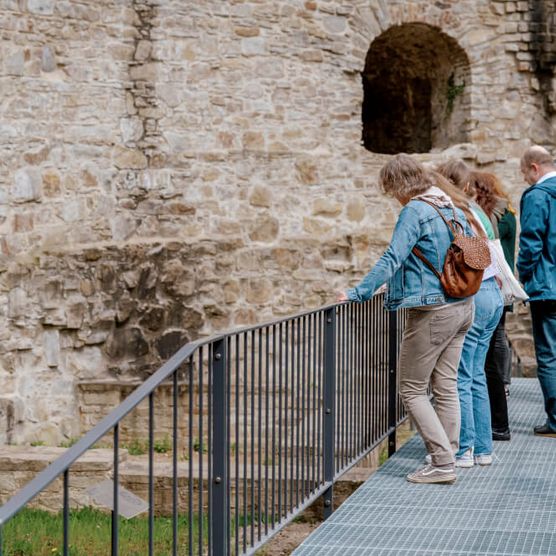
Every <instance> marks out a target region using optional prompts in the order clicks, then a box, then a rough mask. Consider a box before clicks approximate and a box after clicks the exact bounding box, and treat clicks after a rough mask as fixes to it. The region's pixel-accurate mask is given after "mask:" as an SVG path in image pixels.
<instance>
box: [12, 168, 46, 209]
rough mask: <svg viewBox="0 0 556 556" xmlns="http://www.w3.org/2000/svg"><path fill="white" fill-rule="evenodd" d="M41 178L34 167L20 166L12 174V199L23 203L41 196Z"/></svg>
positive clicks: (38, 198) (36, 199)
mask: <svg viewBox="0 0 556 556" xmlns="http://www.w3.org/2000/svg"><path fill="white" fill-rule="evenodd" d="M41 185H42V178H41V175H40V173H39V171H38V170H37V169H36V168H20V169H19V170H17V171H16V173H15V175H14V183H13V185H12V197H13V199H14V201H16V202H20V203H25V202H28V201H38V200H40V198H41V193H42V191H41Z"/></svg>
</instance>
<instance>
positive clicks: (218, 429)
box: [210, 339, 228, 556]
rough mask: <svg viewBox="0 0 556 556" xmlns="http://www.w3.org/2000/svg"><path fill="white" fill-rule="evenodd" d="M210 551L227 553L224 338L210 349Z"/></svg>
mask: <svg viewBox="0 0 556 556" xmlns="http://www.w3.org/2000/svg"><path fill="white" fill-rule="evenodd" d="M212 359H213V360H212V410H213V431H212V446H211V454H212V466H213V468H212V469H213V472H212V481H213V485H212V499H211V510H212V516H211V525H210V526H211V528H212V543H213V544H212V554H213V555H214V556H226V553H227V550H228V538H227V537H228V526H227V518H228V517H227V516H228V430H227V423H228V419H227V412H228V407H227V396H226V391H227V380H228V377H227V376H226V368H227V364H226V363H227V351H226V340H225V339H221V340H217V341H216V342H215V343H214V345H213V350H212Z"/></svg>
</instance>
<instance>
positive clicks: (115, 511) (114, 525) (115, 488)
mask: <svg viewBox="0 0 556 556" xmlns="http://www.w3.org/2000/svg"><path fill="white" fill-rule="evenodd" d="M119 447H120V423H119V422H118V423H116V424H115V425H114V474H113V481H114V483H113V498H112V507H113V509H112V556H118V540H119V539H118V536H119V528H118V525H119V523H118V522H119V510H120V508H119V496H120V492H119V490H120V489H119V480H120V478H119V463H120V462H119V459H120V455H119Z"/></svg>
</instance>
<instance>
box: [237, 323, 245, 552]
mask: <svg viewBox="0 0 556 556" xmlns="http://www.w3.org/2000/svg"><path fill="white" fill-rule="evenodd" d="M235 340H236V347H235V360H236V425H235V426H236V450H235V463H236V466H235V473H236V476H235V488H236V492H235V500H236V503H235V511H236V515H235V549H236V556H237V555H239V516H240V509H241V507H240V505H239V423H240V418H239V417H240V408H239V397H240V396H239V392H240V390H239V385H240V382H241V373H240V364H239V355H240V341H239V340H240V338H239V334H236V336H235ZM244 426H245V425H244Z"/></svg>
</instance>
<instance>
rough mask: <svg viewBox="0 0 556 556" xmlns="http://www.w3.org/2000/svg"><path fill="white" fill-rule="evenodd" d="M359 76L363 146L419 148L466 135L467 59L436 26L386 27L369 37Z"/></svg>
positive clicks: (446, 143) (387, 149)
mask: <svg viewBox="0 0 556 556" xmlns="http://www.w3.org/2000/svg"><path fill="white" fill-rule="evenodd" d="M362 77H363V111H362V120H363V144H364V146H365V148H366V149H368V150H370V151H372V152H376V153H386V154H394V153H398V152H408V153H418V152H428V151H430V150H431V149H434V148H445V147H448V146H449V145H451V144H454V143H461V142H464V141H466V140H467V134H468V131H469V123H470V122H469V120H470V118H469V106H470V99H469V96H470V95H469V89H470V84H471V83H470V81H471V72H470V68H469V60H468V58H467V55H466V53H465V51H464V50H463V49H462V48H461V47H460V46H459V45H458V43H457V42H456V41H455V40H454V39H452V38H451V37H449V36H448V35H446V34H445V33H443V32H441V31H440V30H439V29H437V28H435V27H432V26H430V25H426V24H424V23H406V24H404V25H399V26H394V27H391V28H389V29H388V30H386V31H385V32H384V33H382V34H381V35H380V36H379V37H377V38H376V39H375V40H374V41H373V42H372V44H371V47H370V49H369V52H368V53H367V59H366V62H365V69H364V71H363V73H362Z"/></svg>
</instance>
